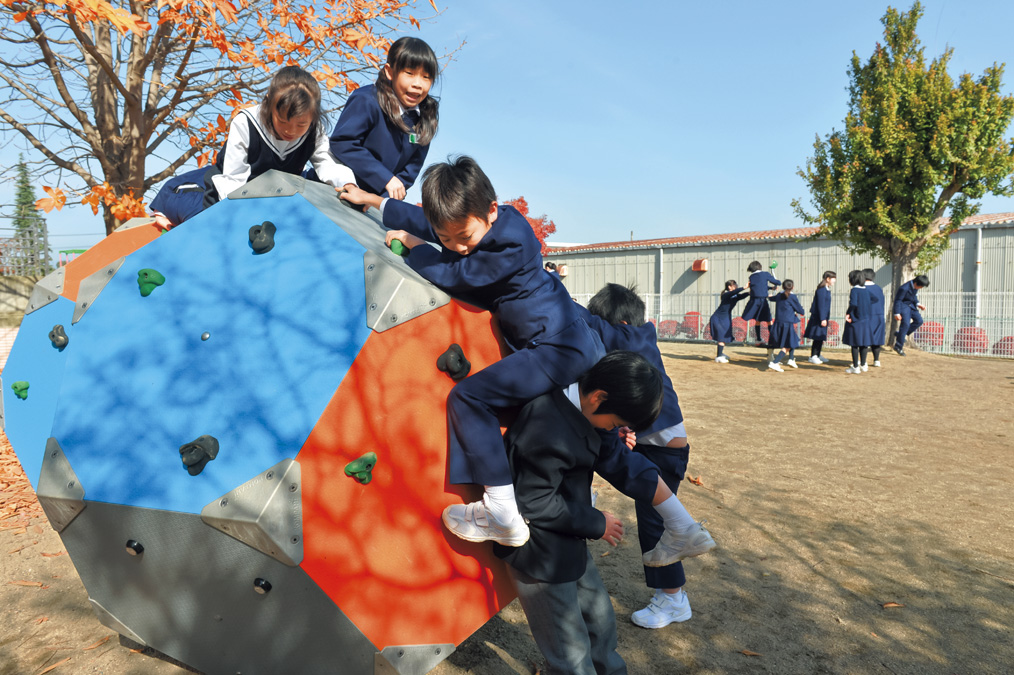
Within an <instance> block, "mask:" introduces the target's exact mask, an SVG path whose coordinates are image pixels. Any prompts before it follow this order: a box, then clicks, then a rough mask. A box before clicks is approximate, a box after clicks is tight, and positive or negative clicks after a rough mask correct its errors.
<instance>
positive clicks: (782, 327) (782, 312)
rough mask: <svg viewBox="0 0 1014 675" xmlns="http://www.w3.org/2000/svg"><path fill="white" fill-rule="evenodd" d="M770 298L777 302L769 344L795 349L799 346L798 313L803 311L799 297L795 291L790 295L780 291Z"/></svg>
mask: <svg viewBox="0 0 1014 675" xmlns="http://www.w3.org/2000/svg"><path fill="white" fill-rule="evenodd" d="M768 300H770V301H771V302H773V303H775V320H774V322H773V323H772V324H771V332H770V334H769V336H768V346H769V347H788V348H789V349H795V348H796V347H798V346H799V335H798V334H797V333H796V328H795V326H796V324H797V323H799V317H798V316H797V314H802V313H803V306H802V305H801V304H799V298H797V297H796V294H795V293H789V296H788V297H785V293H778V294H777V295H774V296H771V297H769V298H768Z"/></svg>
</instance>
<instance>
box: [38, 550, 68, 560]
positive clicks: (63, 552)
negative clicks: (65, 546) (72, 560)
mask: <svg viewBox="0 0 1014 675" xmlns="http://www.w3.org/2000/svg"><path fill="white" fill-rule="evenodd" d="M62 555H67V552H66V551H57V552H56V553H43V554H42V557H43V558H58V557H60V556H62Z"/></svg>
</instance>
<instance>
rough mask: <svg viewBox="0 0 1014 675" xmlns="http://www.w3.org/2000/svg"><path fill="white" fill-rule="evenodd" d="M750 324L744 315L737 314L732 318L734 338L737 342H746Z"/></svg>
mask: <svg viewBox="0 0 1014 675" xmlns="http://www.w3.org/2000/svg"><path fill="white" fill-rule="evenodd" d="M748 327H749V326H748V324H747V322H746V321H744V320H743V317H741V316H736V317H733V319H732V339H733V340H735V341H736V342H746V333H747V328H748Z"/></svg>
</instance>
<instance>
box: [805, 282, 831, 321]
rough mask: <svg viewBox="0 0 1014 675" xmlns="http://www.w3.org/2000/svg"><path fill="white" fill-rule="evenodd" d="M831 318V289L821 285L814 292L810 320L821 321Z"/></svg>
mask: <svg viewBox="0 0 1014 675" xmlns="http://www.w3.org/2000/svg"><path fill="white" fill-rule="evenodd" d="M830 318H831V289H830V288H828V287H827V286H820V287H819V288H817V290H816V291H814V292H813V302H811V303H810V321H812V322H816V323H818V324H819V323H820V322H821V321H827V320H828V319H830Z"/></svg>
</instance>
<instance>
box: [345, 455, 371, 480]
mask: <svg viewBox="0 0 1014 675" xmlns="http://www.w3.org/2000/svg"><path fill="white" fill-rule="evenodd" d="M376 465H377V453H375V452H368V453H366V454H365V455H363V456H362V457H360V458H359V459H354V460H352V461H351V462H349V463H348V464H346V465H345V475H346V476H348V477H350V478H355V479H356V481H357V482H359V483H362V484H363V485H366V484H367V483H369V482H370V481H371V480H373V467H375V466H376Z"/></svg>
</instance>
